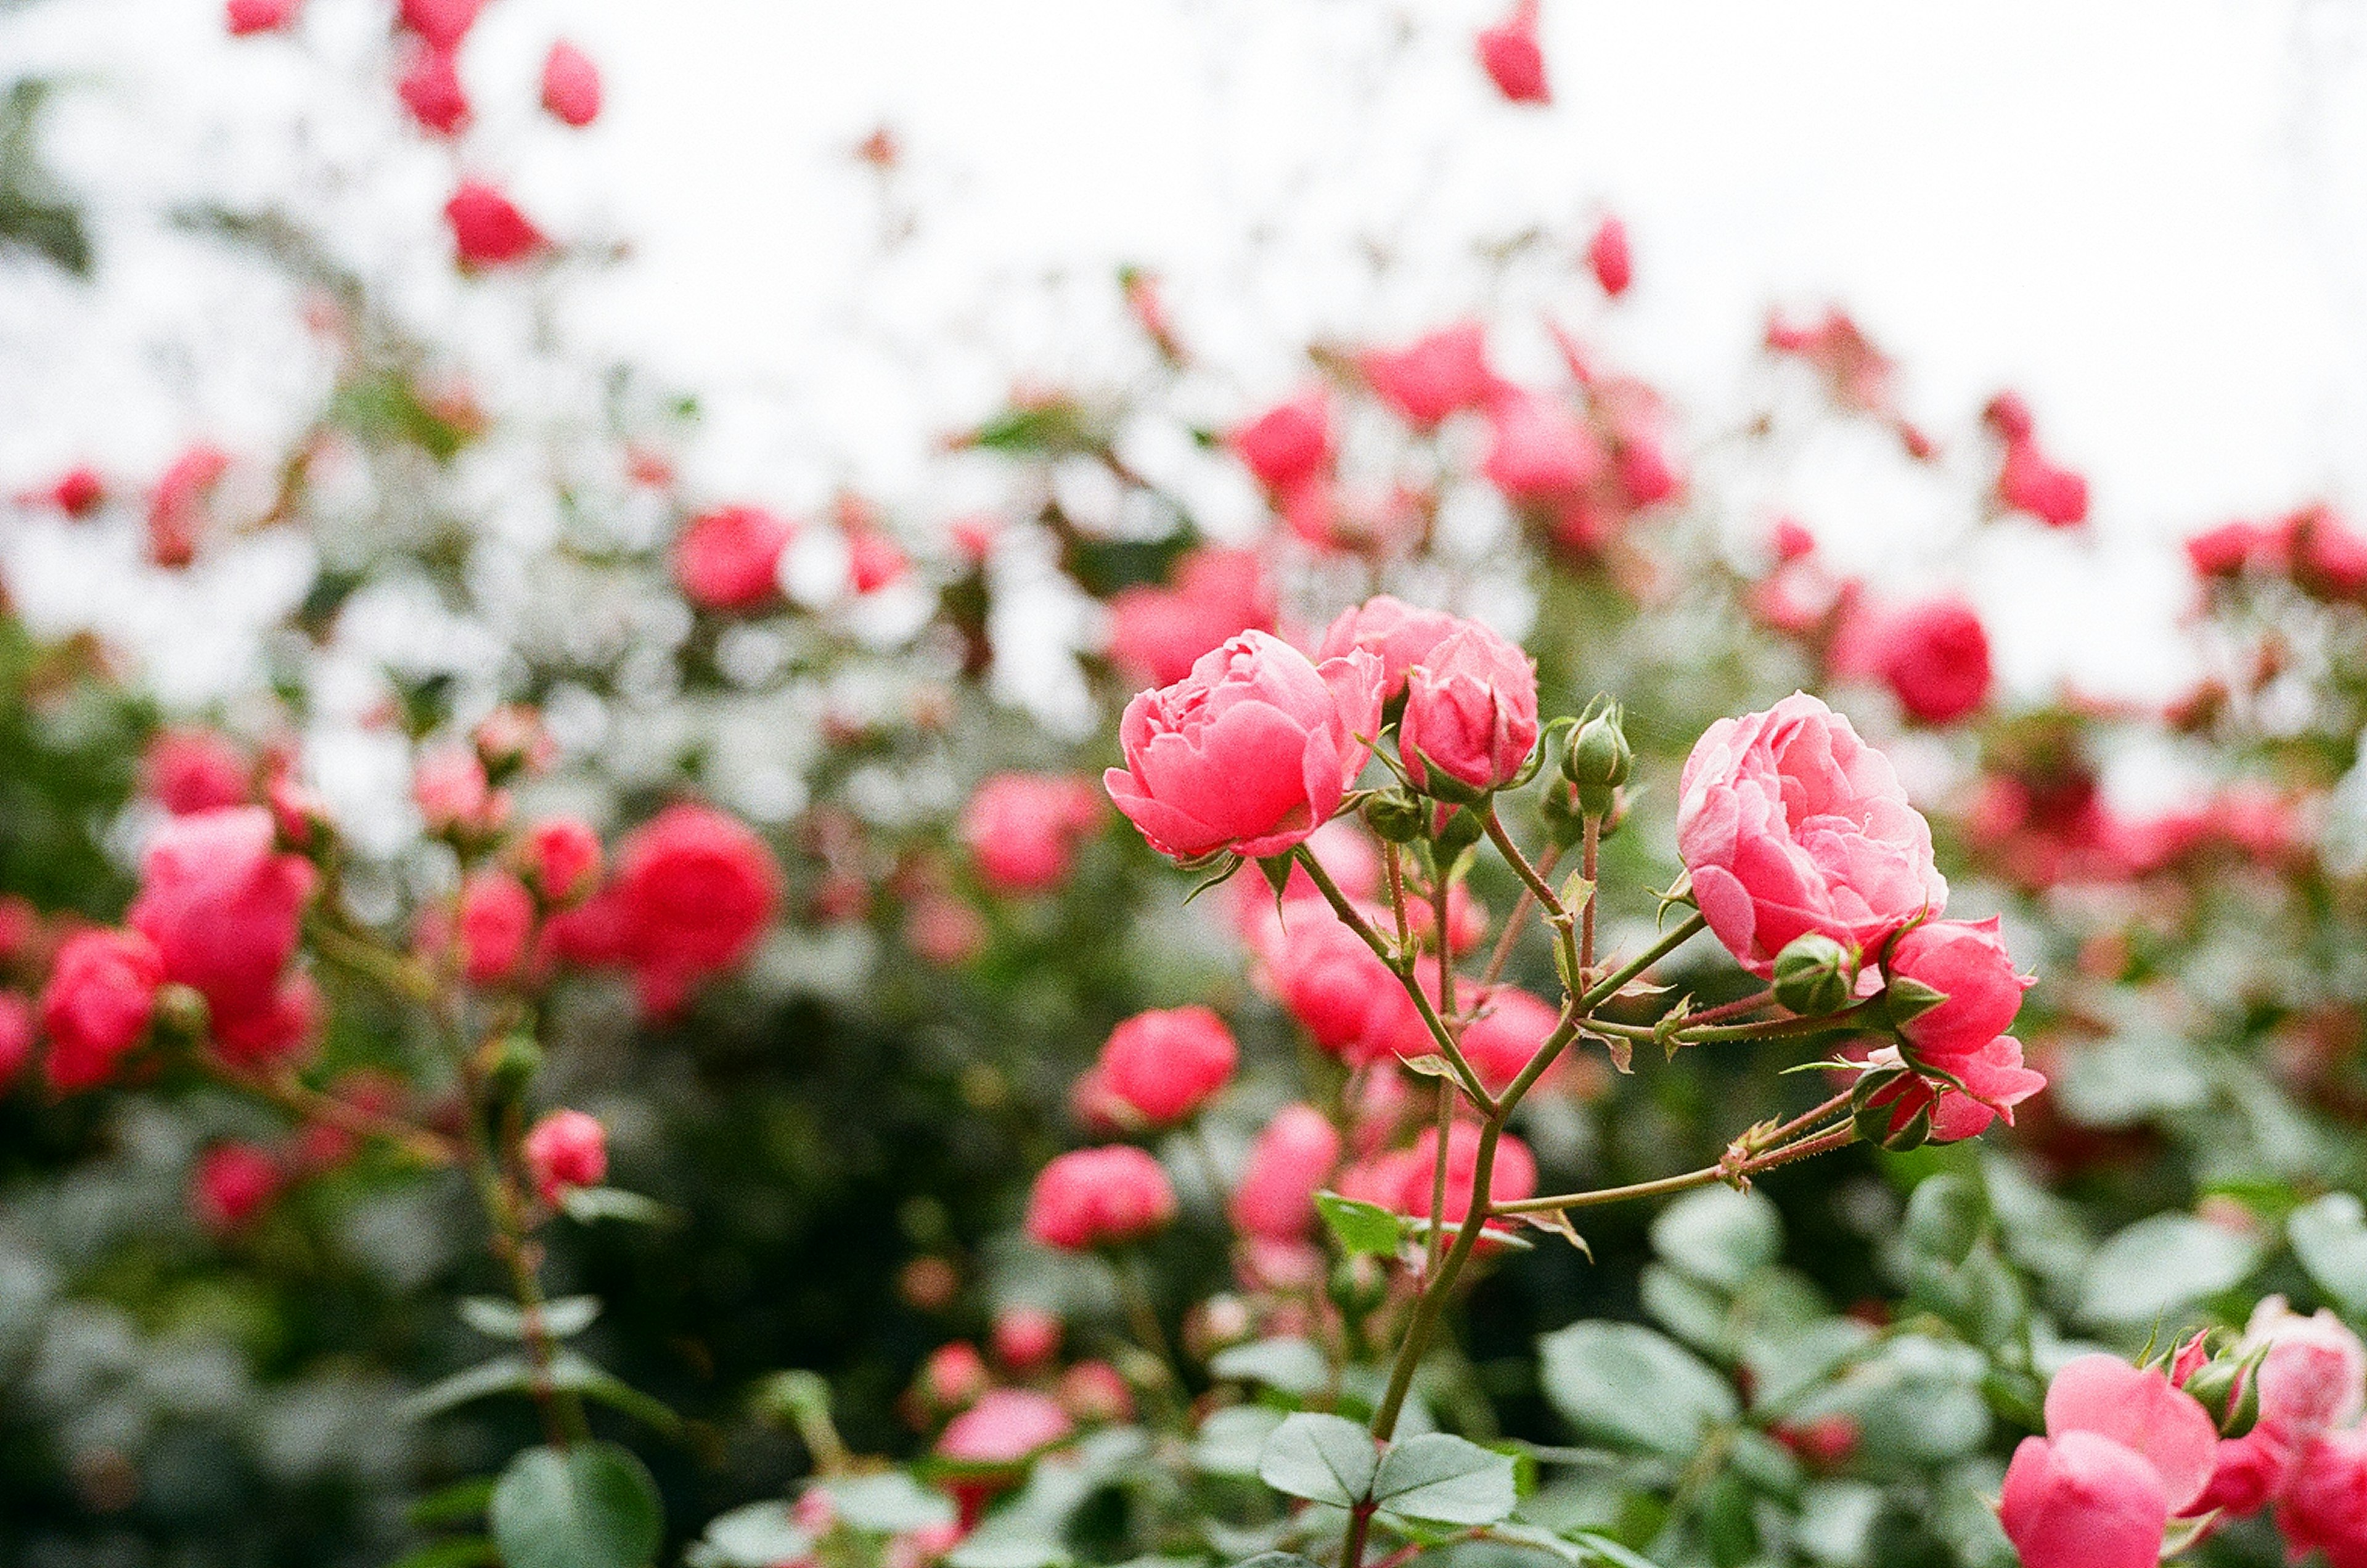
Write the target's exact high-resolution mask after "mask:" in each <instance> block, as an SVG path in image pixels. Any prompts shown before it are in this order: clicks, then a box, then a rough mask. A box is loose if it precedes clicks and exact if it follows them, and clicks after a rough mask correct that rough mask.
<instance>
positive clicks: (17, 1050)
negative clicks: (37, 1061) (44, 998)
mask: <svg viewBox="0 0 2367 1568" xmlns="http://www.w3.org/2000/svg"><path fill="white" fill-rule="evenodd" d="M39 1033H40V1023H39V1021H37V1019H36V1017H35V1014H34V1011H33V1004H32V1003H31V1002H30V1001H28V1000H27V999H26V998H25V997H24V996H23V995H22V994H21V993H19V992H17V991H0V1092H6V1089H7V1088H8V1086H9V1084H10V1083H12V1082H14V1081H15V1080H16V1077H17V1074H18V1073H20V1072H23V1071H24V1070H25V1064H26V1063H27V1062H29V1061H31V1060H32V1059H33V1041H34V1037H35V1036H36V1035H37V1034H39Z"/></svg>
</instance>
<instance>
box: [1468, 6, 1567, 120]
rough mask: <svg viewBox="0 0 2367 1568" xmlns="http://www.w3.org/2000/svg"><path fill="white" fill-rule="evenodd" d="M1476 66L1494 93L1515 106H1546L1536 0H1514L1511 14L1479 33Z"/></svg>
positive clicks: (1547, 96) (1549, 99)
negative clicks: (1485, 73)
mask: <svg viewBox="0 0 2367 1568" xmlns="http://www.w3.org/2000/svg"><path fill="white" fill-rule="evenodd" d="M1478 49H1479V63H1480V65H1481V66H1482V67H1483V68H1485V69H1486V71H1487V73H1488V76H1489V80H1490V81H1493V82H1494V83H1495V84H1496V90H1497V91H1498V92H1500V93H1501V94H1503V95H1504V96H1505V97H1506V98H1507V99H1508V100H1509V101H1511V102H1512V103H1516V104H1546V103H1551V102H1552V101H1553V94H1552V92H1551V91H1550V90H1549V89H1548V88H1547V86H1546V55H1545V51H1544V49H1543V48H1541V47H1540V46H1539V45H1538V43H1537V0H1514V3H1513V6H1512V14H1511V15H1510V16H1508V17H1505V18H1504V19H1503V20H1502V21H1501V22H1499V23H1498V24H1497V25H1496V26H1494V27H1492V28H1486V29H1485V30H1483V31H1482V32H1481V33H1480V34H1479V40H1478Z"/></svg>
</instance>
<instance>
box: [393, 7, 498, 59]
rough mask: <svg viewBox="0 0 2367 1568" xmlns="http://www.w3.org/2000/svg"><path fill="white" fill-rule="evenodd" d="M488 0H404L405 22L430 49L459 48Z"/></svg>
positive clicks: (403, 14) (403, 18)
mask: <svg viewBox="0 0 2367 1568" xmlns="http://www.w3.org/2000/svg"><path fill="white" fill-rule="evenodd" d="M484 3H485V0H402V12H401V15H402V25H403V26H404V27H406V28H410V29H411V30H412V31H413V32H414V33H417V34H418V35H419V37H420V39H422V41H424V42H425V44H426V45H427V46H428V47H429V48H430V49H447V50H448V49H458V48H459V47H460V40H461V39H464V38H467V37H468V36H469V29H470V28H472V27H474V26H476V24H477V13H478V12H479V11H480V10H481V9H483V7H484Z"/></svg>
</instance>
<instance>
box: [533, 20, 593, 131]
mask: <svg viewBox="0 0 2367 1568" xmlns="http://www.w3.org/2000/svg"><path fill="white" fill-rule="evenodd" d="M542 107H544V108H546V109H549V111H550V112H551V114H552V115H554V116H555V117H557V118H559V119H560V120H561V121H562V122H564V123H566V124H568V125H572V126H574V127H575V128H577V129H578V130H581V129H583V127H584V126H587V125H589V124H591V123H592V122H593V121H594V120H595V119H597V118H600V68H599V67H598V66H596V65H595V64H593V63H592V57H591V56H590V55H588V54H586V53H584V52H583V51H582V50H580V49H578V48H576V47H575V46H574V45H573V44H572V43H568V42H566V41H565V40H563V39H562V40H561V41H560V42H558V43H554V44H552V45H551V46H550V52H549V54H548V55H546V56H545V57H544V58H543V62H542Z"/></svg>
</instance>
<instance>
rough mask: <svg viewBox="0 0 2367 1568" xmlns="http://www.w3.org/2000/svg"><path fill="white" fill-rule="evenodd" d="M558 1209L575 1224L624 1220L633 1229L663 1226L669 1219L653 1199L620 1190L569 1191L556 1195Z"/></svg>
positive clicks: (665, 1209)
mask: <svg viewBox="0 0 2367 1568" xmlns="http://www.w3.org/2000/svg"><path fill="white" fill-rule="evenodd" d="M559 1206H560V1207H561V1209H563V1210H565V1211H566V1212H567V1217H568V1218H569V1219H571V1220H573V1221H575V1222H576V1223H577V1224H586V1225H588V1224H592V1223H593V1222H594V1221H595V1220H624V1221H626V1222H628V1223H629V1224H637V1225H655V1224H664V1223H665V1222H666V1221H667V1220H669V1219H671V1218H672V1217H673V1215H672V1213H671V1212H670V1211H669V1210H668V1209H667V1208H666V1206H665V1205H664V1204H663V1203H661V1202H659V1201H657V1200H656V1199H654V1198H644V1197H642V1196H641V1195H640V1193H638V1192H628V1191H626V1190H624V1189H623V1188H621V1187H571V1188H569V1189H568V1190H566V1191H565V1192H563V1193H561V1194H560V1199H559Z"/></svg>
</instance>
